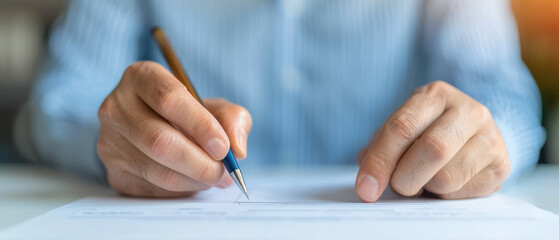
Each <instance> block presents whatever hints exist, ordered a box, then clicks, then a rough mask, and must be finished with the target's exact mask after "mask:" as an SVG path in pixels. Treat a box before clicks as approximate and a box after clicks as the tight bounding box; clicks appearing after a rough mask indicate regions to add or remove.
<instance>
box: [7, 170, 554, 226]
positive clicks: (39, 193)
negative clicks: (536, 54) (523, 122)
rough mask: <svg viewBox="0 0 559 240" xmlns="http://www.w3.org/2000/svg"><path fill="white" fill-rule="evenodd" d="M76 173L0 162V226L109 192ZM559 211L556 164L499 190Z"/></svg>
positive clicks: (101, 185) (544, 207) (12, 223)
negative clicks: (510, 186)
mask: <svg viewBox="0 0 559 240" xmlns="http://www.w3.org/2000/svg"><path fill="white" fill-rule="evenodd" d="M112 191H113V190H112V189H110V188H109V187H108V186H105V185H103V184H100V183H95V182H91V181H88V180H86V179H82V178H80V177H79V176H75V175H71V174H68V173H65V172H61V171H57V170H53V169H50V168H47V167H43V166H38V165H28V164H3V165H0V229H2V228H6V227H9V226H11V225H14V224H17V223H20V222H23V221H25V220H27V219H30V218H32V217H34V216H38V215H40V214H43V213H45V212H47V211H49V210H52V209H54V208H57V207H60V206H62V205H64V204H67V203H70V202H73V201H75V200H77V199H80V198H83V197H86V196H90V195H99V194H106V193H108V192H112ZM501 193H504V194H506V195H508V196H512V197H515V198H518V199H521V200H524V201H526V202H529V203H532V204H533V205H535V206H537V207H540V208H542V209H545V210H548V211H551V212H554V213H556V214H559V165H541V166H538V167H537V168H536V170H535V171H534V172H533V173H531V174H530V175H528V176H526V177H525V178H523V179H522V180H521V181H520V183H519V184H518V185H517V186H515V187H512V188H509V189H506V190H504V191H501Z"/></svg>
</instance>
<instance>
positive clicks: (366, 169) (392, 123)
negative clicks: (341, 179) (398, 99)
mask: <svg viewBox="0 0 559 240" xmlns="http://www.w3.org/2000/svg"><path fill="white" fill-rule="evenodd" d="M443 88H447V86H446V85H444V84H442V83H437V84H430V85H427V86H426V87H422V88H420V89H418V90H417V91H416V92H415V93H414V94H413V95H412V96H411V97H410V99H408V100H407V101H406V102H405V103H404V104H403V105H402V106H401V107H400V108H399V109H398V110H396V112H394V114H392V115H391V116H390V117H389V118H388V120H387V121H386V123H385V124H384V125H383V127H382V128H381V130H380V132H379V135H378V138H377V139H376V140H375V141H374V142H373V143H372V144H371V147H370V148H369V149H368V151H367V153H366V154H365V157H364V159H363V161H362V164H361V167H360V169H359V173H358V174H357V179H356V181H355V190H356V194H357V195H358V196H359V198H360V199H361V200H363V201H364V202H374V201H376V200H377V199H378V198H379V197H380V195H381V193H382V192H383V191H384V189H385V188H386V185H387V184H388V181H389V179H390V176H391V175H392V172H393V171H394V168H395V167H396V164H397V162H398V160H399V159H400V158H401V157H402V155H404V153H405V152H406V150H407V149H408V148H409V147H410V145H411V144H412V143H413V142H414V141H415V140H416V139H417V138H418V137H419V136H420V135H421V134H422V133H423V132H424V131H425V129H426V128H427V127H428V126H429V125H431V123H432V122H433V121H435V119H437V118H438V117H439V116H440V115H441V114H442V113H443V111H444V110H445V108H446V104H445V103H446V101H447V100H446V99H445V96H446V95H445V94H444V93H443V92H444V91H446V90H445V89H443Z"/></svg>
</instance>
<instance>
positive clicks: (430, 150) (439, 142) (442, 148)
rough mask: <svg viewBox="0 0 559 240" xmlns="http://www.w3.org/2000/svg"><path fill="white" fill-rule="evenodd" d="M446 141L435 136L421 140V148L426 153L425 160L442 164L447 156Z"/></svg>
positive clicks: (428, 136) (431, 135)
mask: <svg viewBox="0 0 559 240" xmlns="http://www.w3.org/2000/svg"><path fill="white" fill-rule="evenodd" d="M448 145H449V144H448V141H447V140H445V139H444V138H443V137H440V136H437V135H435V134H429V135H426V136H425V137H424V138H422V140H421V145H420V146H421V148H423V151H424V152H425V153H426V157H427V160H431V161H433V162H436V163H438V162H443V161H444V160H445V159H446V155H447V154H448V148H449V146H448Z"/></svg>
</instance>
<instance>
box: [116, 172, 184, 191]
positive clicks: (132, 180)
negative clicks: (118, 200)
mask: <svg viewBox="0 0 559 240" xmlns="http://www.w3.org/2000/svg"><path fill="white" fill-rule="evenodd" d="M107 174H108V179H109V185H111V187H112V188H114V189H115V190H117V191H118V192H120V193H121V194H124V195H128V196H135V197H184V196H192V195H193V194H195V192H173V191H168V190H165V189H162V188H159V187H157V186H155V185H153V184H151V183H150V182H148V181H146V180H145V179H143V178H141V177H138V176H136V175H134V174H131V173H128V172H125V171H118V172H115V171H108V172H107Z"/></svg>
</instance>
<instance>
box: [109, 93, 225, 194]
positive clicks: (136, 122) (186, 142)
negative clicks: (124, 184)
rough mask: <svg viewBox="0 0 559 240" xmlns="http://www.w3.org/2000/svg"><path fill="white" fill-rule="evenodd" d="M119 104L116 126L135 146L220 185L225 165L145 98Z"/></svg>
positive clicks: (191, 175)
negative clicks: (122, 104)
mask: <svg viewBox="0 0 559 240" xmlns="http://www.w3.org/2000/svg"><path fill="white" fill-rule="evenodd" d="M128 102H129V104H128V105H127V106H119V108H120V113H121V114H120V115H121V119H118V120H117V121H116V122H117V123H116V124H119V126H118V127H115V128H116V129H119V131H120V132H121V134H122V135H123V136H124V137H125V138H126V139H127V140H128V141H129V142H130V143H132V144H133V145H134V146H135V147H137V148H138V149H139V150H140V151H142V152H143V153H144V154H145V155H147V156H148V157H149V158H151V159H153V160H155V161H156V162H158V163H160V164H162V165H163V166H166V167H168V168H170V169H173V170H175V171H177V172H180V173H182V174H184V175H186V176H188V177H190V178H192V179H194V180H196V181H199V182H202V183H205V184H208V185H212V186H213V185H216V184H217V183H218V182H219V180H220V179H221V177H222V175H223V171H224V169H225V167H224V166H223V163H222V162H220V161H214V160H213V159H212V158H211V157H210V156H209V155H208V154H207V153H206V152H205V151H204V150H203V149H201V148H200V147H199V146H198V145H196V144H195V143H194V142H192V140H190V139H189V138H187V137H185V136H184V135H183V134H182V133H181V132H180V131H179V130H177V129H176V128H174V127H172V126H171V125H170V124H169V123H168V122H167V121H165V119H163V118H161V116H159V115H157V114H156V113H155V112H153V110H151V109H150V108H149V107H148V106H147V105H146V104H145V103H144V102H142V101H139V99H138V100H137V101H128Z"/></svg>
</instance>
